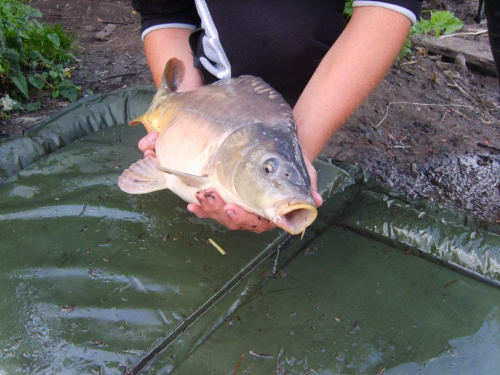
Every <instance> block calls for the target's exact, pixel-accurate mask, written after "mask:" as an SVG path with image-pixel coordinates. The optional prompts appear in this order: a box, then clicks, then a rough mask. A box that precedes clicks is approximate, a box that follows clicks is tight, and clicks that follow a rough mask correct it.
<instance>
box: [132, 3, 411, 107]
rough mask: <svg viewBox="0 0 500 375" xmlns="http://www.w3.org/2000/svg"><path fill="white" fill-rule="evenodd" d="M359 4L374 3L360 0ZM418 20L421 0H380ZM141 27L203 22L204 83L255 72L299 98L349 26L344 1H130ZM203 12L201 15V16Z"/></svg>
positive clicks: (199, 42)
mask: <svg viewBox="0 0 500 375" xmlns="http://www.w3.org/2000/svg"><path fill="white" fill-rule="evenodd" d="M358 3H370V2H369V1H358ZM374 3H378V4H383V5H388V6H393V5H396V6H399V7H402V8H405V9H406V10H408V12H409V13H411V14H412V15H414V16H415V17H416V18H417V19H418V16H419V13H420V6H421V0H380V1H375V2H374ZM132 4H133V6H134V9H136V10H137V11H138V12H139V13H141V16H142V29H143V32H144V31H145V30H147V29H148V28H151V27H153V28H155V27H162V26H159V25H164V26H166V27H168V25H172V24H176V25H177V26H178V25H184V26H186V27H191V28H200V27H202V26H203V27H204V28H203V30H201V32H198V33H196V34H195V35H193V38H192V40H191V42H192V43H191V45H192V47H193V52H194V55H195V61H196V62H197V63H195V65H197V67H199V68H201V70H202V73H203V76H204V78H205V82H206V83H209V82H211V81H213V80H215V79H217V78H226V77H228V76H232V77H236V76H240V75H243V74H252V75H255V76H258V77H261V78H263V79H264V80H265V81H267V82H268V83H269V84H270V85H271V86H273V87H274V88H275V89H276V90H277V91H279V92H280V93H281V94H282V95H283V96H284V97H285V99H286V100H287V101H288V103H289V104H290V105H292V106H293V105H294V104H295V103H296V101H297V100H298V98H299V96H300V94H301V92H302V91H303V89H304V87H305V85H306V84H307V82H308V81H309V79H310V78H311V76H312V74H313V73H314V71H315V70H316V67H317V66H318V65H319V63H320V61H321V60H322V58H323V57H324V56H325V54H326V53H327V52H328V50H329V49H330V47H331V45H332V44H333V43H334V42H335V40H336V39H337V38H338V36H339V35H340V34H341V32H342V31H343V29H344V27H345V20H344V17H343V9H344V6H345V0H241V1H237V0H231V1H227V0H207V1H196V5H197V7H196V6H195V2H194V1H182V0H181V1H179V0H177V1H167V0H163V1H162V0H152V1H148V0H132ZM200 16H201V18H200Z"/></svg>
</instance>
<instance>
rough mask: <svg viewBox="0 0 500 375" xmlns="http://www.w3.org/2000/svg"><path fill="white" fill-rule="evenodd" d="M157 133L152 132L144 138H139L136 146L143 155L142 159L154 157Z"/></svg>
mask: <svg viewBox="0 0 500 375" xmlns="http://www.w3.org/2000/svg"><path fill="white" fill-rule="evenodd" d="M158 134H159V133H158V132H157V131H153V132H151V133H148V134H147V135H145V136H144V137H142V138H141V140H140V141H139V143H138V144H137V146H138V147H139V150H141V152H142V153H143V154H144V157H147V156H151V157H153V158H155V157H156V153H155V148H156V140H157V139H158Z"/></svg>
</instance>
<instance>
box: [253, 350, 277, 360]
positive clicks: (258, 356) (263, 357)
mask: <svg viewBox="0 0 500 375" xmlns="http://www.w3.org/2000/svg"><path fill="white" fill-rule="evenodd" d="M248 353H249V354H250V355H251V356H252V357H256V358H261V359H273V358H274V357H273V356H272V355H269V354H260V353H255V352H254V351H253V350H250V351H249V352H248Z"/></svg>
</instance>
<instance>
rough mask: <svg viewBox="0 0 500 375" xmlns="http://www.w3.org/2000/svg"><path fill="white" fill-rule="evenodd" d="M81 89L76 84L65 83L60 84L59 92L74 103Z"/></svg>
mask: <svg viewBox="0 0 500 375" xmlns="http://www.w3.org/2000/svg"><path fill="white" fill-rule="evenodd" d="M80 89H81V87H79V86H76V85H75V84H74V83H72V82H70V81H63V82H61V83H60V84H59V90H60V94H61V96H62V97H64V98H66V99H69V100H70V101H72V102H74V101H75V100H76V98H77V96H78V92H79V91H80Z"/></svg>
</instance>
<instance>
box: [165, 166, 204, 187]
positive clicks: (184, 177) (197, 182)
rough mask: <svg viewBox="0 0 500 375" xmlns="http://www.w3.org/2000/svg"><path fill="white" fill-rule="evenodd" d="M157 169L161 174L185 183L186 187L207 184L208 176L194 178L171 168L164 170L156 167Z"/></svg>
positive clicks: (194, 176)
mask: <svg viewBox="0 0 500 375" xmlns="http://www.w3.org/2000/svg"><path fill="white" fill-rule="evenodd" d="M158 169H159V170H160V171H162V172H165V173H168V174H173V175H174V176H177V177H178V178H180V179H181V180H183V181H184V182H186V183H187V184H188V185H191V186H201V185H204V184H207V183H208V176H196V175H194V174H189V173H184V172H179V171H176V170H173V169H171V168H165V167H162V166H161V165H159V166H158Z"/></svg>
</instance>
